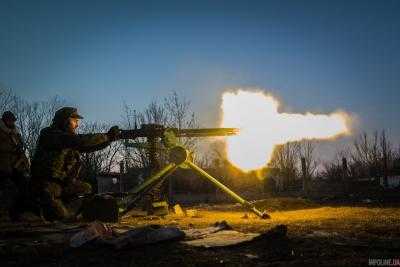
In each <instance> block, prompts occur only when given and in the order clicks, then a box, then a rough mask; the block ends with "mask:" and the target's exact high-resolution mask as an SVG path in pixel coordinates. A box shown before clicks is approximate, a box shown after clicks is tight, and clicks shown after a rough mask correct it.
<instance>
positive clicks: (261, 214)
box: [186, 160, 270, 219]
mask: <svg viewBox="0 0 400 267" xmlns="http://www.w3.org/2000/svg"><path fill="white" fill-rule="evenodd" d="M186 164H188V165H189V166H190V168H192V169H193V170H195V171H196V172H198V173H199V174H200V175H201V176H203V177H204V178H206V179H207V180H209V181H210V182H212V183H213V184H214V185H216V186H217V187H218V188H220V189H221V190H223V191H224V192H225V193H227V194H228V195H229V196H231V197H232V198H233V199H235V200H236V201H237V202H239V203H240V204H242V205H243V206H244V207H245V208H247V209H249V210H250V211H252V212H254V213H255V214H256V215H257V216H259V217H261V218H263V219H269V218H270V216H269V215H268V214H267V213H265V212H261V211H259V210H258V209H257V208H256V207H255V206H254V205H252V204H251V203H250V202H248V201H247V200H245V199H243V198H242V197H241V196H239V195H238V194H236V193H235V192H233V191H232V190H230V189H229V188H228V187H227V186H225V185H224V184H223V183H221V182H220V181H218V180H217V179H215V178H214V177H212V176H211V175H210V174H208V173H207V172H206V171H204V170H203V169H202V168H200V167H198V166H197V165H196V164H194V163H193V162H191V161H189V160H188V161H186Z"/></svg>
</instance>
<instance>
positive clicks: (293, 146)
mask: <svg viewBox="0 0 400 267" xmlns="http://www.w3.org/2000/svg"><path fill="white" fill-rule="evenodd" d="M298 151H299V144H298V143H297V142H290V143H286V144H283V145H278V146H276V147H275V149H274V152H273V154H272V158H271V161H270V163H269V166H270V167H272V168H277V169H278V170H279V177H280V178H281V179H282V181H281V182H282V187H283V189H287V188H288V186H289V185H290V184H292V183H293V181H294V180H296V179H297V177H298V168H297V167H298V165H299V157H298Z"/></svg>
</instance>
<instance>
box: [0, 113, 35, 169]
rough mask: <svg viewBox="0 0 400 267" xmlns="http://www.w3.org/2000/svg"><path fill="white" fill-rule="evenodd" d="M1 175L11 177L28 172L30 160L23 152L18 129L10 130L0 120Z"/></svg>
mask: <svg viewBox="0 0 400 267" xmlns="http://www.w3.org/2000/svg"><path fill="white" fill-rule="evenodd" d="M0 140H1V142H0V175H6V176H10V175H12V174H13V173H14V172H15V171H17V172H21V173H24V172H28V171H29V160H28V158H27V157H26V155H25V152H24V150H23V144H22V138H21V135H20V133H19V132H18V131H17V129H10V128H8V127H7V126H6V125H5V124H4V122H3V120H2V119H0Z"/></svg>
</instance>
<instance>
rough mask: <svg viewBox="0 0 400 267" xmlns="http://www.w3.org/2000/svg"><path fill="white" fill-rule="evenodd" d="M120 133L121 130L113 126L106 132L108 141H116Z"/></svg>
mask: <svg viewBox="0 0 400 267" xmlns="http://www.w3.org/2000/svg"><path fill="white" fill-rule="evenodd" d="M120 133H121V130H120V129H119V127H118V126H113V127H111V128H110V130H108V132H107V136H108V139H110V141H115V140H118V139H119V135H120Z"/></svg>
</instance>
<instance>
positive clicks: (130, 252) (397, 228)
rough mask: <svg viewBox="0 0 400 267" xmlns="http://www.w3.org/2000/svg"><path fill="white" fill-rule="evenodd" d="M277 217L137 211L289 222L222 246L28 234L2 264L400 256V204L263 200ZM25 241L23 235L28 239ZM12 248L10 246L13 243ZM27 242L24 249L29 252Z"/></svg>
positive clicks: (246, 228)
mask: <svg viewBox="0 0 400 267" xmlns="http://www.w3.org/2000/svg"><path fill="white" fill-rule="evenodd" d="M256 204H257V206H258V207H259V208H261V209H267V210H268V211H270V212H269V214H270V216H271V219H269V220H262V219H259V218H257V217H256V216H254V215H252V214H250V213H247V212H245V211H244V210H243V209H242V208H241V207H240V206H238V205H199V206H194V207H186V208H190V209H195V210H196V211H197V215H196V216H195V217H181V216H176V215H174V214H171V215H168V216H166V217H164V218H161V217H157V216H142V215H141V214H140V212H133V213H131V214H128V215H127V216H125V217H124V218H123V219H122V221H121V224H124V225H130V226H141V225H149V224H160V225H170V226H177V227H179V228H181V229H188V228H193V227H196V228H201V227H207V226H210V225H212V224H214V223H215V222H217V221H222V220H225V221H226V222H228V224H229V225H230V226H232V228H233V229H234V230H237V231H241V232H257V233H264V232H267V231H268V230H270V229H272V228H273V227H275V226H277V225H286V226H287V234H286V236H281V235H280V236H275V237H274V236H266V237H265V238H258V239H256V240H254V241H251V242H248V243H244V244H239V245H235V246H230V247H222V248H197V247H191V246H188V245H184V244H182V243H180V242H168V243H159V244H156V245H148V246H143V247H135V248H129V249H125V250H122V251H114V250H110V249H108V248H104V247H90V246H89V247H85V248H82V249H71V248H68V246H66V245H65V244H64V245H60V244H59V245H51V244H50V245H48V247H47V249H42V251H35V250H32V249H31V248H30V247H29V246H27V245H25V247H24V245H23V244H24V243H23V242H22V241H21V240H23V238H22V237H19V238H14V239H12V240H10V239H8V240H6V239H5V238H4V237H3V238H2V242H3V244H7V245H10V243H13V244H14V245H16V246H18V245H19V248H20V249H19V250H18V249H9V248H8V249H6V248H5V246H2V247H0V248H1V250H0V254H1V258H2V260H1V262H0V263H1V266H6V265H8V266H11V265H30V266H33V265H36V266H160V265H162V266H216V265H217V266H304V265H314V266H368V263H369V260H370V259H399V258H400V207H399V206H396V205H391V206H388V205H386V207H382V206H379V205H377V204H373V203H370V204H363V205H355V206H354V204H353V206H345V205H327V204H324V205H319V204H316V203H311V202H308V201H305V200H302V199H269V200H265V201H260V202H258V203H256ZM21 238H22V239H21ZM8 247H10V246H8ZM21 247H23V248H24V249H22V252H21Z"/></svg>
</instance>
